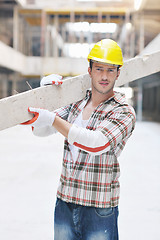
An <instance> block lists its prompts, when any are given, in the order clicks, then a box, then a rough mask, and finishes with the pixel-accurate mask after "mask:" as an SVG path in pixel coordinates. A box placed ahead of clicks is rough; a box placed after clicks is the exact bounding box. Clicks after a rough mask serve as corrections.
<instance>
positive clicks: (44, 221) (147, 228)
mask: <svg viewBox="0 0 160 240" xmlns="http://www.w3.org/2000/svg"><path fill="white" fill-rule="evenodd" d="M102 38H112V39H113V40H115V41H117V42H118V44H119V45H120V46H121V48H122V50H123V55H124V60H128V59H130V58H133V57H135V56H143V55H147V54H150V53H154V52H158V51H160V1H159V0H140V1H138V0H121V1H120V0H114V1H110V0H106V1H103V0H101V1H99V0H94V1H91V0H88V1H87V0H0V98H5V97H8V96H11V95H14V94H17V93H21V92H24V91H27V90H29V89H30V88H36V87H39V82H40V79H41V77H43V76H45V75H48V74H51V73H56V74H60V75H62V76H63V77H64V79H65V77H72V76H75V75H79V74H83V73H86V72H87V68H88V62H87V60H86V56H87V55H88V53H89V50H90V48H91V47H92V45H93V44H94V43H95V42H97V41H98V40H100V39H102ZM159 60H160V59H157V61H159ZM154 64H155V63H154V62H153V63H152V64H151V66H150V67H151V68H152V67H153V65H154ZM135 71H136V72H138V71H139V69H138V68H137V69H135ZM118 91H121V92H124V93H125V94H126V97H127V99H128V101H130V103H131V104H132V105H133V106H134V108H135V110H136V113H137V122H136V128H135V131H134V132H133V135H132V136H131V138H130V139H129V141H128V142H127V145H126V148H125V149H124V151H123V153H122V155H121V156H120V158H119V162H120V167H121V177H120V184H121V197H120V205H119V211H120V215H119V235H120V240H144V239H145V240H150V239H153V240H159V239H160V230H159V223H160V208H159V202H160V191H159V190H160V175H159V169H160V161H159V155H160V123H159V122H160V72H159V71H158V72H156V73H154V74H152V75H149V76H146V77H144V78H141V79H137V80H136V81H133V82H131V83H129V84H126V85H124V86H122V87H121V88H119V89H118ZM9 115H10V112H8V115H7V116H6V117H9ZM63 141H64V138H63V136H62V135H60V134H59V133H58V134H56V135H52V136H49V137H47V138H38V137H35V136H33V134H32V130H31V128H30V127H27V126H20V125H18V126H16V127H12V128H8V129H5V130H3V131H0V146H1V147H0V195H1V197H0V213H1V214H0V239H1V240H10V239H16V240H22V239H23V240H44V239H45V240H52V239H53V234H54V233H53V231H54V230H53V229H54V227H53V222H54V221H53V218H54V205H55V201H56V190H57V186H58V181H59V177H60V172H61V160H62V154H63Z"/></svg>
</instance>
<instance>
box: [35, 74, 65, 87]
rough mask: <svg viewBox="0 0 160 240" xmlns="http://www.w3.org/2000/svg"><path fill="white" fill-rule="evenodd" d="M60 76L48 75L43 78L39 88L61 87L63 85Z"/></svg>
mask: <svg viewBox="0 0 160 240" xmlns="http://www.w3.org/2000/svg"><path fill="white" fill-rule="evenodd" d="M62 78H63V77H62V76H60V75H57V74H51V75H48V76H47V77H43V78H42V79H41V82H40V86H41V87H42V86H45V85H53V84H55V85H61V84H62V83H63V81H62Z"/></svg>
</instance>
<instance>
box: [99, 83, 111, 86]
mask: <svg viewBox="0 0 160 240" xmlns="http://www.w3.org/2000/svg"><path fill="white" fill-rule="evenodd" d="M99 84H100V85H102V86H108V84H109V82H100V83H99Z"/></svg>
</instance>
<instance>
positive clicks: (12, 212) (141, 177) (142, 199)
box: [0, 122, 160, 240]
mask: <svg viewBox="0 0 160 240" xmlns="http://www.w3.org/2000/svg"><path fill="white" fill-rule="evenodd" d="M63 140H64V139H63V137H62V136H61V135H60V134H56V135H52V136H50V137H47V138H38V137H35V136H33V135H32V132H31V129H30V127H26V126H17V127H14V128H10V129H7V130H4V131H1V132H0V240H10V239H13V240H22V239H23V240H44V239H45V240H53V211H54V204H55V195H56V188H57V185H58V180H59V176H60V171H61V160H62V150H63ZM119 160H120V163H121V178H120V181H121V198H120V206H119V210H120V215H119V234H120V240H151V239H153V240H159V239H160V229H159V225H160V205H159V203H160V174H159V169H160V124H159V123H151V122H137V124H136V129H135V131H134V134H133V135H132V137H131V138H130V139H129V141H128V143H127V145H126V147H125V150H124V151H123V153H122V155H121V157H120V159H119Z"/></svg>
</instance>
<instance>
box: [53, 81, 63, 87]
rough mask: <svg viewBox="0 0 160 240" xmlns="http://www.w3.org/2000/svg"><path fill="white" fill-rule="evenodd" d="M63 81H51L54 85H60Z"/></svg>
mask: <svg viewBox="0 0 160 240" xmlns="http://www.w3.org/2000/svg"><path fill="white" fill-rule="evenodd" d="M62 83H63V81H52V84H54V85H57V86H58V85H61V84H62Z"/></svg>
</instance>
